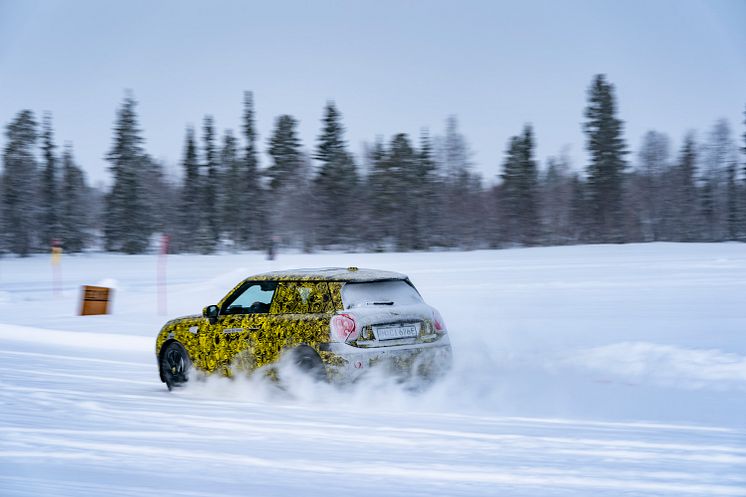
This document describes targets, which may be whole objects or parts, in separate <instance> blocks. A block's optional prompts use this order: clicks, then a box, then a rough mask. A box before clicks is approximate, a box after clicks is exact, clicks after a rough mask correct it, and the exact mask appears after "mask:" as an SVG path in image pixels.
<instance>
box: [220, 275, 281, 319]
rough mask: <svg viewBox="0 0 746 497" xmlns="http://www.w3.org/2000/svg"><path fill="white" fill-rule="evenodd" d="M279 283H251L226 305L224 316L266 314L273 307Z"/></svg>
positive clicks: (239, 290) (236, 293)
mask: <svg viewBox="0 0 746 497" xmlns="http://www.w3.org/2000/svg"><path fill="white" fill-rule="evenodd" d="M276 288H277V282H274V281H256V282H249V283H247V284H246V285H245V286H244V287H242V288H240V289H238V290H237V291H236V292H235V295H234V296H232V297H231V298H230V299H229V300H228V301H226V303H225V305H224V310H223V314H266V313H268V312H269V309H270V306H271V305H272V297H273V296H274V294H275V290H276Z"/></svg>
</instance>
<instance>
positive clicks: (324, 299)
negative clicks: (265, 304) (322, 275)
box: [271, 281, 333, 314]
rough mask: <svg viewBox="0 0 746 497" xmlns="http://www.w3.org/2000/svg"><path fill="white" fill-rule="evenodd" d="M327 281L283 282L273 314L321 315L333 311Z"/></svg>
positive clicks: (277, 294) (279, 288)
mask: <svg viewBox="0 0 746 497" xmlns="http://www.w3.org/2000/svg"><path fill="white" fill-rule="evenodd" d="M332 307H333V306H332V302H331V295H330V293H329V285H328V284H327V283H326V282H325V281H283V282H280V284H279V285H278V287H277V293H276V294H275V298H274V302H273V303H272V310H271V312H272V314H319V313H325V312H331V311H332Z"/></svg>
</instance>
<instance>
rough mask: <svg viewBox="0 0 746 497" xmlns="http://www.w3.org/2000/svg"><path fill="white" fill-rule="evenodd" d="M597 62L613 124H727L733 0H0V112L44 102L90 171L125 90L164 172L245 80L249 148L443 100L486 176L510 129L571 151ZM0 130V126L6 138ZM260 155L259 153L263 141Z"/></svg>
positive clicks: (226, 122) (376, 122) (376, 124)
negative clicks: (251, 134)
mask: <svg viewBox="0 0 746 497" xmlns="http://www.w3.org/2000/svg"><path fill="white" fill-rule="evenodd" d="M597 73H606V74H608V77H609V80H610V81H611V82H612V83H614V85H615V86H616V89H617V96H618V98H619V110H620V116H621V118H622V119H624V120H625V121H626V123H627V125H626V137H627V139H628V142H629V144H630V145H631V147H632V148H633V149H636V148H637V146H638V144H639V142H640V138H641V136H642V135H643V133H644V132H645V131H647V130H649V129H656V130H660V131H664V132H666V133H668V134H669V135H670V136H671V137H672V138H673V139H674V144H675V146H678V144H679V143H680V140H681V137H682V136H683V134H684V133H685V132H686V131H687V130H692V129H693V130H698V131H699V132H700V133H699V134H700V136H704V135H705V133H706V131H707V130H708V128H710V127H711V126H712V124H713V123H714V121H715V120H716V119H718V118H726V119H728V120H729V121H730V122H731V125H732V126H733V128H734V132H737V133H738V135H739V136H740V135H741V134H742V133H743V124H742V121H743V110H744V105H746V1H744V0H733V1H710V2H704V1H674V0H671V1H624V2H617V1H600V0H599V1H587V2H586V1H547V2H539V1H534V2H531V1H525V2H523V1H522V2H515V1H512V2H498V1H483V2H480V1H455V0H454V1H449V2H444V1H424V0H423V1H419V2H413V1H381V0H370V1H366V2H362V1H360V2H355V1H349V2H343V1H334V2H333V1H314V2H310V1H308V2H301V1H298V2H284V1H271V2H270V1H259V2H245V1H242V2H221V1H209V2H207V1H205V2H194V1H183V0H181V1H135V0H128V1H121V2H109V1H106V2H104V1H64V2H63V1H53V0H49V1H29V0H24V1H9V0H0V121H1V124H2V125H3V127H4V126H5V125H6V124H7V123H8V122H9V121H10V119H12V117H13V115H14V114H15V113H17V112H18V111H19V110H21V109H24V108H30V109H32V110H34V111H35V112H37V113H38V114H39V115H41V113H42V112H43V111H45V110H48V111H51V112H52V113H53V117H54V125H55V129H56V132H57V136H56V138H57V140H58V142H59V143H60V144H61V143H63V142H65V141H71V142H73V144H74V147H75V154H76V156H77V158H78V162H80V164H81V165H82V166H83V167H84V169H85V170H86V171H87V173H88V175H89V178H90V179H91V180H93V182H94V183H96V182H99V181H104V182H107V183H108V181H109V174H108V172H107V169H106V163H105V161H104V159H103V157H104V155H105V154H106V152H107V150H108V148H109V145H110V142H111V126H112V122H113V119H114V115H115V110H116V108H117V106H118V105H119V104H120V102H121V100H122V98H123V96H124V92H125V89H132V90H133V92H134V95H135V97H136V99H137V100H138V102H139V106H138V111H139V115H140V122H141V126H142V128H143V129H144V132H145V137H146V140H147V141H146V146H147V150H148V151H149V152H150V153H151V154H152V155H153V156H155V157H156V158H159V159H163V160H164V161H166V162H167V163H168V164H169V167H170V168H171V169H172V170H174V171H179V167H178V163H179V161H180V160H181V156H182V149H183V140H184V129H185V127H186V126H187V125H189V124H193V125H198V126H199V125H201V122H202V118H203V116H204V115H205V114H212V115H214V116H215V119H216V124H217V126H218V128H219V129H221V130H222V129H224V128H234V129H235V130H237V129H238V125H239V119H240V114H241V99H242V92H243V91H244V90H253V91H254V94H255V100H256V109H257V112H258V116H257V117H258V124H259V132H260V140H261V145H262V150H263V151H264V150H265V149H266V146H265V145H266V140H267V137H268V135H269V133H270V130H271V127H272V122H273V120H274V118H275V117H276V116H277V115H279V114H283V113H288V114H292V115H293V116H295V117H297V118H298V119H299V120H300V123H301V124H300V129H301V137H302V139H303V141H304V145H305V146H307V147H309V146H312V145H314V144H315V140H316V135H317V133H318V129H319V119H320V118H321V113H322V108H323V106H324V103H325V102H326V101H327V100H329V99H332V100H335V101H336V102H337V105H338V107H339V109H340V110H341V112H342V113H343V116H344V123H345V125H346V127H347V130H348V133H347V138H348V140H349V142H350V146H351V149H352V150H353V152H355V153H356V154H358V155H359V153H360V151H361V144H362V143H363V142H364V141H372V140H373V139H374V138H375V137H376V136H378V135H383V136H385V137H386V139H388V138H389V137H390V136H391V135H392V134H394V133H397V132H407V133H410V134H412V135H413V136H415V137H416V136H417V135H418V134H419V130H420V129H421V128H422V127H428V128H430V130H431V132H432V133H433V134H438V133H441V132H442V130H443V128H444V121H445V118H446V117H447V116H448V115H450V114H455V115H457V116H458V118H459V122H460V125H461V130H462V132H463V133H464V134H465V135H466V136H467V138H468V141H469V143H470V145H471V147H472V149H473V152H474V156H473V159H474V162H475V164H476V168H477V170H478V171H480V172H482V173H483V175H484V177H485V179H486V180H487V182H492V181H493V180H494V178H495V176H496V175H497V174H498V172H499V165H500V162H501V159H502V155H503V152H504V149H505V144H506V142H507V140H508V138H509V137H510V136H511V135H513V134H516V133H518V132H519V131H520V130H521V127H522V126H523V125H524V123H532V124H533V125H534V126H535V128H536V134H537V140H538V157H539V158H540V159H541V160H542V161H544V160H545V159H546V157H547V156H550V155H556V154H558V153H559V152H560V151H561V150H562V149H563V147H565V146H569V153H570V156H571V157H572V158H573V160H574V162H575V165H576V167H578V168H582V167H583V165H584V160H585V153H584V138H583V134H582V131H581V124H580V123H581V122H582V120H583V107H584V105H585V97H586V89H587V87H588V85H589V83H590V81H591V79H592V77H593V75H594V74H597ZM4 143H5V137H4V136H3V137H2V138H0V145H4ZM262 159H263V160H264V163H265V164H266V155H264V154H263V157H262Z"/></svg>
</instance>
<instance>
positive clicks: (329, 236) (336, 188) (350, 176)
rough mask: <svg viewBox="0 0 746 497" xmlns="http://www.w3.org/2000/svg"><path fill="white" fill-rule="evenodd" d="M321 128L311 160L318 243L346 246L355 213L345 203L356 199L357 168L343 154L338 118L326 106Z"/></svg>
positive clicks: (332, 107)
mask: <svg viewBox="0 0 746 497" xmlns="http://www.w3.org/2000/svg"><path fill="white" fill-rule="evenodd" d="M322 123H323V127H322V130H321V135H320V136H319V139H318V145H317V147H316V153H315V155H314V157H313V158H314V159H316V160H318V161H320V162H321V167H320V168H319V171H318V175H317V176H316V178H315V179H314V198H315V200H314V204H315V207H316V209H315V211H316V219H317V224H318V241H319V242H320V243H321V244H323V245H328V244H334V243H339V242H345V241H346V242H349V241H350V238H351V236H352V235H353V231H352V229H353V227H354V224H355V218H356V214H357V212H356V211H354V210H353V209H355V207H356V204H355V203H353V202H350V201H349V199H351V198H355V197H356V189H357V181H358V175H357V168H356V166H355V162H354V160H353V159H352V156H351V155H350V153H349V152H348V151H347V148H346V147H347V146H346V143H345V140H344V136H343V135H344V127H343V126H342V123H341V115H340V113H339V111H338V110H337V108H336V107H335V105H334V102H328V103H327V104H326V107H325V109H324V117H323V119H322Z"/></svg>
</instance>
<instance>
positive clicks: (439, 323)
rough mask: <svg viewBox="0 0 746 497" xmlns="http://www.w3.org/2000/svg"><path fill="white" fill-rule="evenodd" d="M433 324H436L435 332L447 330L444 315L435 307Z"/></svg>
mask: <svg viewBox="0 0 746 497" xmlns="http://www.w3.org/2000/svg"><path fill="white" fill-rule="evenodd" d="M433 326H435V333H445V332H446V323H445V321H443V316H441V315H440V313H439V312H438V311H436V310H435V309H433Z"/></svg>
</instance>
